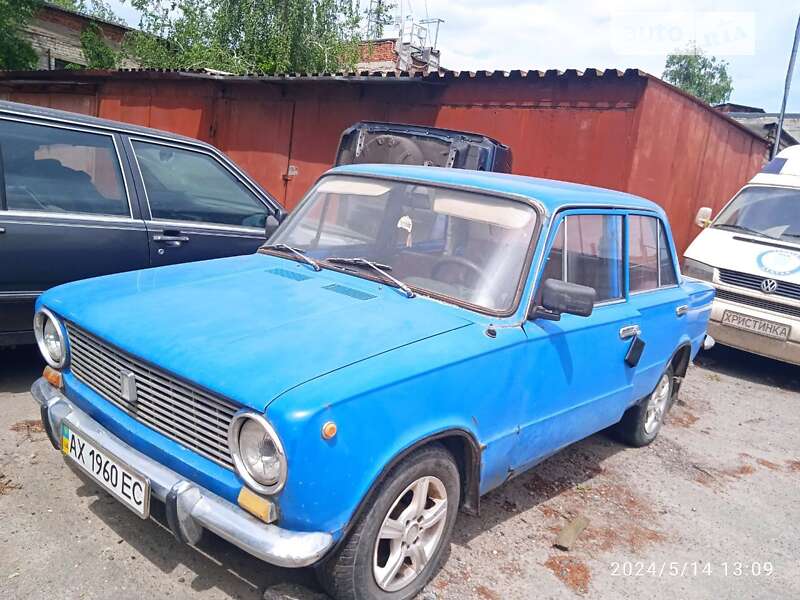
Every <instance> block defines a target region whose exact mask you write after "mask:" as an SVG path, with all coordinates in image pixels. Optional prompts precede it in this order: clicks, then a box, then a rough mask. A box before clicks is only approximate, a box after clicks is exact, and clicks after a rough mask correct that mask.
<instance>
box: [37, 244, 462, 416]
mask: <svg viewBox="0 0 800 600" xmlns="http://www.w3.org/2000/svg"><path fill="white" fill-rule="evenodd" d="M39 304H40V305H45V306H47V307H48V308H50V309H51V310H53V311H55V312H56V313H58V314H59V315H60V316H61V317H63V318H64V319H67V320H68V321H70V322H72V323H74V324H75V325H78V326H79V327H82V328H84V329H85V330H87V331H89V332H91V333H93V334H95V335H97V336H99V337H100V338H102V339H104V340H106V341H108V342H110V343H111V344H113V345H114V346H116V347H118V348H119V349H121V350H123V351H125V352H128V353H130V354H132V355H134V356H136V357H139V358H140V359H143V360H145V361H147V362H149V363H152V364H154V365H156V366H158V367H160V368H162V369H165V370H166V371H169V372H171V373H173V374H174V375H177V376H178V377H180V378H183V379H185V380H187V381H189V382H193V383H196V384H199V385H200V386H202V387H204V388H207V389H208V390H209V391H211V392H214V393H218V394H222V395H223V396H226V397H228V398H229V399H231V400H233V401H234V402H237V403H240V404H242V405H245V406H248V407H251V408H253V409H256V410H264V409H265V408H266V406H267V405H268V404H269V403H270V401H272V400H273V399H274V398H276V397H277V396H279V395H280V394H281V393H283V392H285V391H287V390H289V389H291V388H293V387H295V386H298V385H300V384H302V383H304V382H306V381H309V380H310V379H313V378H315V377H319V376H321V375H324V374H326V373H329V372H331V371H334V370H337V369H340V368H342V367H345V366H347V365H350V364H353V363H356V362H359V361H362V360H365V359H367V358H370V357H372V356H375V355H377V354H381V353H384V352H388V351H390V350H392V349H394V348H398V347H400V346H404V345H407V344H412V343H414V342H416V341H419V340H422V339H425V338H428V337H431V336H435V335H439V334H441V333H444V332H447V331H451V330H454V329H457V328H460V327H464V326H466V325H468V324H469V323H470V321H469V320H468V319H466V318H464V317H463V316H461V315H460V314H459V312H460V311H458V310H457V309H455V308H454V307H450V306H447V305H443V304H440V303H438V302H435V301H433V300H430V299H427V298H422V297H416V298H411V299H409V298H406V297H405V296H404V295H402V294H401V293H399V292H398V290H397V289H396V288H393V287H390V286H387V285H381V284H379V283H375V282H372V281H369V280H365V279H362V278H359V277H355V276H351V275H347V274H344V273H338V272H335V271H329V270H323V271H320V272H318V273H317V272H314V271H313V270H312V269H311V268H310V267H308V266H307V265H305V264H302V263H297V262H294V261H290V260H287V259H283V258H278V257H274V256H268V255H263V254H256V255H252V256H240V257H234V258H225V259H218V260H212V261H205V262H198V263H189V264H183V265H176V266H169V267H161V268H156V269H147V270H144V271H133V272H130V273H120V274H116V275H109V276H105V277H98V278H96V279H88V280H85V281H79V282H74V283H69V284H66V285H62V286H59V287H56V288H53V289H52V290H49V291H47V292H46V293H45V294H43V295H42V297H41V298H40V300H39Z"/></svg>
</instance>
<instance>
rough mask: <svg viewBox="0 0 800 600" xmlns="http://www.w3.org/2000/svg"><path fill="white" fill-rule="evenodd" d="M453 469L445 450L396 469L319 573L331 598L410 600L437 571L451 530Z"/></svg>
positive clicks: (457, 489) (457, 486) (455, 496)
mask: <svg viewBox="0 0 800 600" xmlns="http://www.w3.org/2000/svg"><path fill="white" fill-rule="evenodd" d="M460 493H461V483H460V478H459V472H458V468H457V467H456V463H455V460H454V459H453V456H452V455H451V454H450V452H448V451H447V450H446V449H445V448H443V447H442V446H439V445H432V446H428V447H425V448H422V449H420V450H418V451H416V452H414V453H413V454H411V455H410V456H408V457H407V458H406V459H404V460H403V461H402V462H401V463H400V464H399V465H397V466H396V467H395V468H394V469H392V471H391V472H390V473H389V475H388V476H387V478H386V480H385V481H384V483H383V484H382V485H381V488H380V491H379V493H378V495H377V497H376V499H375V501H374V502H373V503H372V506H371V507H370V508H369V509H368V510H367V513H366V515H364V516H363V517H362V518H361V520H360V521H359V522H358V523H357V524H356V526H355V527H354V528H353V531H352V532H351V533H350V535H349V537H348V538H347V540H345V541H344V542H343V543H342V545H341V546H340V547H339V548H338V549H337V550H336V551H335V552H334V554H333V555H332V556H331V557H330V558H328V559H327V560H326V561H325V563H323V564H322V565H321V566H320V567H319V568H318V569H317V574H318V577H319V580H320V583H321V584H322V586H323V587H324V588H325V590H326V591H327V592H328V593H329V594H330V595H331V596H333V597H334V598H338V599H340V600H344V599H351V598H352V599H359V600H361V599H364V600H367V599H369V600H377V599H381V600H384V599H392V600H395V599H397V600H400V599H406V598H413V597H414V596H415V595H417V594H418V593H419V592H420V590H422V588H423V587H424V586H425V584H426V583H428V581H430V580H431V579H432V578H433V576H434V575H435V574H436V571H437V570H438V568H439V563H440V562H441V560H442V554H443V552H444V549H445V548H446V547H447V545H448V544H449V540H450V536H451V534H452V532H453V526H454V525H455V520H456V514H457V513H458V505H459V500H460Z"/></svg>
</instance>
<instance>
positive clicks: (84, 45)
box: [81, 23, 120, 69]
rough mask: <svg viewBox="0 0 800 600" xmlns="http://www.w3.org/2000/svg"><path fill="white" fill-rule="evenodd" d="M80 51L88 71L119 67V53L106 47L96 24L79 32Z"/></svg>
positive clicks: (101, 31)
mask: <svg viewBox="0 0 800 600" xmlns="http://www.w3.org/2000/svg"><path fill="white" fill-rule="evenodd" d="M81 50H83V57H84V58H85V59H86V67H87V68H88V69H115V68H116V67H117V66H118V65H119V61H120V53H119V52H117V51H116V50H114V49H113V48H112V47H111V46H109V45H108V42H106V40H105V37H103V30H102V29H100V27H99V26H98V25H97V23H90V24H89V25H87V26H86V27H84V28H83V31H81Z"/></svg>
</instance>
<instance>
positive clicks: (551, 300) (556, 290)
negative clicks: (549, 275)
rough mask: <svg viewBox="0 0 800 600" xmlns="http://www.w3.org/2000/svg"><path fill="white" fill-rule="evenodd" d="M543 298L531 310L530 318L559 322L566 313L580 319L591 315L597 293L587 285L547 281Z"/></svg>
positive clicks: (545, 281) (544, 284) (558, 280)
mask: <svg viewBox="0 0 800 600" xmlns="http://www.w3.org/2000/svg"><path fill="white" fill-rule="evenodd" d="M541 297H542V299H541V302H540V303H539V305H538V306H536V307H534V309H533V310H531V313H530V314H529V315H528V318H529V319H547V320H549V321H558V320H559V319H560V318H561V315H562V314H564V313H566V314H570V315H578V316H579V317H588V316H589V315H591V314H592V310H594V301H595V299H596V298H597V292H596V291H595V289H594V288H591V287H588V286H585V285H579V284H577V283H570V282H569V281H561V280H560V279H545V280H544V283H542V294H541Z"/></svg>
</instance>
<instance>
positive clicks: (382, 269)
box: [325, 256, 415, 298]
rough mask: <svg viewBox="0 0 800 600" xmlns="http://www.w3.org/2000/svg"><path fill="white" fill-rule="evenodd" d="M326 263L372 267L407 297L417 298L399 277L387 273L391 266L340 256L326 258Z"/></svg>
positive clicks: (364, 259)
mask: <svg viewBox="0 0 800 600" xmlns="http://www.w3.org/2000/svg"><path fill="white" fill-rule="evenodd" d="M325 262H329V263H333V264H337V263H338V264H341V265H361V266H365V267H370V268H371V269H373V270H375V271H377V272H378V273H380V274H381V275H382V276H383V277H385V278H386V279H388V280H389V281H391V282H392V283H394V284H395V285H396V286H397V287H399V288H400V289H401V290H403V293H405V295H406V297H408V298H413V297H414V296H415V294H414V292H413V291H412V289H411V288H410V287H408V286H407V285H406V284H405V283H403V282H402V281H400V280H399V279H397V277H392V276H391V275H389V273H387V271H391V270H392V267H390V266H389V265H384V264H381V263H376V262H372V261H371V260H367V259H366V258H347V257H343V256H342V257H340V256H333V257H331V258H326V259H325Z"/></svg>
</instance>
